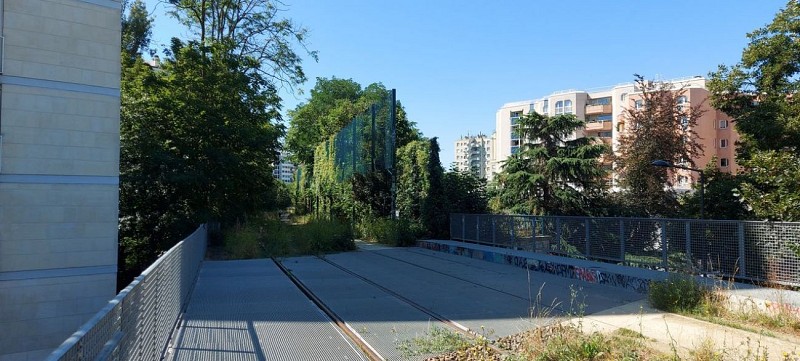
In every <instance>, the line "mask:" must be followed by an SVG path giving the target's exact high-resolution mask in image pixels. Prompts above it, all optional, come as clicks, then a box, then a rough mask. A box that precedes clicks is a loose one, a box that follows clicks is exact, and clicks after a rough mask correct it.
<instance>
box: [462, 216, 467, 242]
mask: <svg viewBox="0 0 800 361" xmlns="http://www.w3.org/2000/svg"><path fill="white" fill-rule="evenodd" d="M461 240H462V241H466V240H467V215H466V214H462V215H461Z"/></svg>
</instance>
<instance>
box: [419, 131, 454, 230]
mask: <svg viewBox="0 0 800 361" xmlns="http://www.w3.org/2000/svg"><path fill="white" fill-rule="evenodd" d="M429 144H430V145H429V146H428V150H429V152H430V153H429V155H428V164H426V165H425V168H426V171H427V173H428V182H427V183H428V184H427V187H428V194H427V195H426V196H425V198H423V199H422V205H421V206H420V221H421V223H422V225H423V227H425V229H427V230H428V232H430V235H431V236H433V237H439V238H441V237H445V236H447V234H448V233H449V226H448V225H449V222H450V218H449V217H448V212H447V210H448V207H447V204H446V203H447V198H446V197H445V191H444V169H442V162H441V161H440V160H439V150H440V149H439V141H438V140H437V138H436V137H433V138H431V139H430V140H429Z"/></svg>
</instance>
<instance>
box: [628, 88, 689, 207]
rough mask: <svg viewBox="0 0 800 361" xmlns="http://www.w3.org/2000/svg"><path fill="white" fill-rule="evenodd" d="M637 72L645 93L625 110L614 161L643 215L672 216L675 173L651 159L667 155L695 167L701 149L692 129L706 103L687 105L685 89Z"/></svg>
mask: <svg viewBox="0 0 800 361" xmlns="http://www.w3.org/2000/svg"><path fill="white" fill-rule="evenodd" d="M635 76H636V87H637V88H639V89H640V90H641V93H640V94H641V96H640V99H637V100H635V102H636V103H635V104H636V105H635V106H632V107H628V108H626V109H625V111H624V113H623V116H624V123H623V125H621V127H623V128H624V129H620V136H619V148H618V154H617V157H616V159H615V166H616V169H617V171H618V174H619V175H620V185H621V187H622V188H623V190H624V197H625V198H628V199H629V200H630V202H628V203H632V204H633V205H635V206H636V208H638V212H641V214H639V215H640V216H641V215H649V216H662V217H668V216H672V215H674V214H675V213H676V212H677V209H678V203H677V195H676V193H675V191H674V190H673V189H672V185H673V177H671V176H670V174H672V173H670V172H671V170H670V171H668V170H667V169H666V168H662V167H654V166H652V165H651V163H652V162H653V161H654V160H665V161H668V162H671V163H673V164H686V165H688V166H694V161H693V159H695V158H696V157H697V156H699V155H702V154H703V149H702V146H701V145H700V143H699V142H698V141H697V140H698V135H697V132H696V131H695V130H694V128H695V127H696V125H697V120H698V119H699V118H700V116H701V115H702V114H703V111H702V108H701V106H702V104H694V105H692V106H688V107H687V106H685V105H683V104H681V97H682V96H683V95H684V93H685V89H683V88H677V87H676V86H675V85H674V84H672V83H669V82H653V81H647V80H645V79H644V78H643V77H642V76H640V75H638V74H637V75H635Z"/></svg>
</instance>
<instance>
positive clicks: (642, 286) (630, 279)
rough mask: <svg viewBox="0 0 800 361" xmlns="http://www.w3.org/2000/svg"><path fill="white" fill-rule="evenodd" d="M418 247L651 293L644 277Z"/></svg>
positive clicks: (494, 253) (434, 245) (441, 246)
mask: <svg viewBox="0 0 800 361" xmlns="http://www.w3.org/2000/svg"><path fill="white" fill-rule="evenodd" d="M417 246H419V247H421V248H425V249H429V250H432V251H437V252H444V253H449V254H454V255H458V256H464V257H470V258H474V259H479V260H483V261H488V262H494V263H500V264H507V265H512V266H516V267H522V268H527V269H529V270H531V271H535V272H542V273H549V274H552V275H556V276H561V277H566V278H572V279H578V280H582V281H586V282H589V283H597V284H602V285H609V286H614V287H622V288H627V289H632V290H635V291H637V292H641V293H646V292H647V288H648V284H649V280H648V279H645V278H641V277H635V276H629V275H623V274H618V273H612V272H608V271H604V270H602V269H600V268H591V267H588V268H587V267H579V266H575V265H571V264H567V263H558V262H550V261H542V260H538V259H533V258H528V257H524V256H519V255H513V254H507V253H503V251H506V252H508V250H505V249H498V250H479V249H473V248H469V247H463V246H456V245H449V244H445V243H439V242H435V241H417Z"/></svg>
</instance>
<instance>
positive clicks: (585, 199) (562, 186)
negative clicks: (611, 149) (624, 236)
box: [497, 112, 608, 215]
mask: <svg viewBox="0 0 800 361" xmlns="http://www.w3.org/2000/svg"><path fill="white" fill-rule="evenodd" d="M585 124H586V122H585V121H584V120H579V119H577V118H576V117H575V116H574V115H572V114H564V115H557V116H554V117H550V116H547V115H542V114H538V113H535V112H534V113H530V114H527V115H525V116H523V117H522V118H521V119H520V120H519V132H520V138H521V139H524V142H525V143H524V144H523V148H522V151H520V152H519V153H517V154H514V155H512V156H511V157H509V159H508V160H507V161H506V163H505V165H504V167H503V170H502V172H501V173H500V175H499V179H498V188H499V189H498V194H497V197H498V203H499V205H500V206H501V207H502V208H503V209H504V210H506V211H507V212H511V213H524V214H536V215H585V214H591V212H592V210H591V208H592V207H591V205H592V200H593V199H594V198H596V197H597V196H599V195H600V194H601V193H602V192H603V190H604V188H605V176H606V171H605V170H604V169H603V168H602V166H601V163H600V157H601V156H603V155H604V154H606V153H607V151H608V147H607V146H606V145H605V144H603V143H602V142H600V141H599V140H597V139H595V138H590V137H579V138H575V139H572V138H573V135H574V133H575V132H576V131H577V130H579V129H581V128H582V127H584V126H585Z"/></svg>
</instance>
